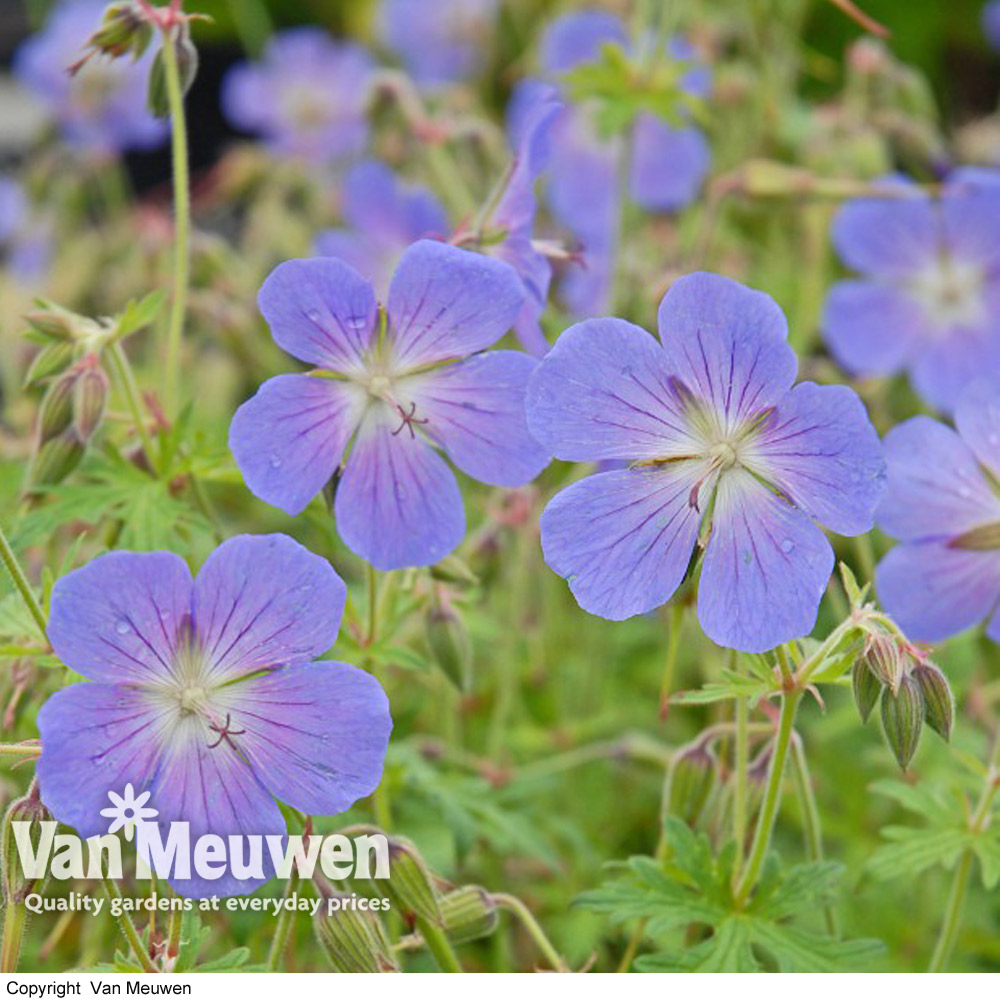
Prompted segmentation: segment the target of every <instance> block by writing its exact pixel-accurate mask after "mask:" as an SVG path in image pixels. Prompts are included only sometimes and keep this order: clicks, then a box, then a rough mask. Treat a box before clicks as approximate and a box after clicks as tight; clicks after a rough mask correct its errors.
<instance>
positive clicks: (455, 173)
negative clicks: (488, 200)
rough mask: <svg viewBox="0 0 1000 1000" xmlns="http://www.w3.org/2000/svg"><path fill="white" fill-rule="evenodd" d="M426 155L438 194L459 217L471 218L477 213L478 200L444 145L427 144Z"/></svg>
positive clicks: (425, 144)
mask: <svg viewBox="0 0 1000 1000" xmlns="http://www.w3.org/2000/svg"><path fill="white" fill-rule="evenodd" d="M424 155H425V157H426V159H427V167H428V169H429V170H430V172H431V173H432V174H433V175H434V180H435V183H436V185H437V189H438V193H439V194H440V195H441V196H442V197H443V198H444V200H445V201H446V202H447V203H449V205H450V206H451V209H452V211H453V212H454V213H455V214H456V215H457V216H459V217H460V218H471V217H472V216H473V215H474V214H475V212H476V199H475V198H474V197H473V194H472V192H471V191H470V190H469V185H468V184H466V183H465V178H464V177H463V176H462V174H461V173H460V172H459V170H458V168H457V167H456V166H455V161H454V160H453V159H452V157H451V154H450V153H449V152H448V150H447V149H445V147H444V145H443V143H442V142H440V141H439V142H433V141H431V142H425V143H424Z"/></svg>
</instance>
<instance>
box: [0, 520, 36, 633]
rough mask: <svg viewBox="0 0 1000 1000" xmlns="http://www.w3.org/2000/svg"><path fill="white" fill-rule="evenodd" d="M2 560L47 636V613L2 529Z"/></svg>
mask: <svg viewBox="0 0 1000 1000" xmlns="http://www.w3.org/2000/svg"><path fill="white" fill-rule="evenodd" d="M0 560H3V564H4V566H6V567H7V572H8V573H10V575H11V579H13V581H14V586H15V587H17V589H18V590H19V591H20V592H21V597H22V598H23V600H24V603H25V604H26V605H27V606H28V610H29V611H30V612H31V617H32V618H34V619H35V622H36V623H37V624H38V627H39V629H41V632H42V635H45V626H46V621H45V612H43V611H42V606H41V605H40V604H39V603H38V598H37V597H35V592H34V591H33V590H32V589H31V584H30V583H29V582H28V578H27V576H25V573H24V570H23V569H22V568H21V564H20V563H19V562H18V561H17V556H16V555H14V550H13V549H12V548H11V547H10V542H8V541H7V536H6V535H5V534H4V532H3V529H0Z"/></svg>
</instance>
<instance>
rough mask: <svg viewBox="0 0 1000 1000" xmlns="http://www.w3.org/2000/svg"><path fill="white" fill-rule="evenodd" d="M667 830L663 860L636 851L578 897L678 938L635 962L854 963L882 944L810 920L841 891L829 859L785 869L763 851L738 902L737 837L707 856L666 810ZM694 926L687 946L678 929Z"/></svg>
mask: <svg viewBox="0 0 1000 1000" xmlns="http://www.w3.org/2000/svg"><path fill="white" fill-rule="evenodd" d="M664 836H665V837H666V840H667V843H668V846H669V860H668V861H667V862H666V863H665V864H662V865H661V864H659V863H657V862H656V861H654V860H653V859H652V858H647V857H634V858H630V859H629V861H628V862H627V863H626V864H625V865H624V866H621V867H620V868H619V872H620V873H621V874H619V875H617V877H615V878H614V879H613V880H611V881H610V882H608V883H606V884H605V885H604V886H602V887H601V888H599V889H596V890H594V891H592V892H588V893H585V894H584V895H583V896H581V897H580V898H579V899H578V903H579V904H580V905H582V906H585V907H587V908H588V909H591V910H594V911H596V912H599V913H605V914H607V915H608V917H609V918H610V920H611V921H612V923H622V922H624V921H627V920H644V921H646V931H647V933H648V934H649V935H650V936H651V937H653V938H665V937H668V936H672V937H673V938H674V939H675V947H673V948H671V947H669V946H667V947H661V948H660V949H659V950H657V951H656V952H654V953H653V954H651V955H645V956H642V957H641V958H640V959H639V960H638V961H637V963H636V965H637V967H638V968H640V969H643V970H649V971H659V972H666V971H672V972H756V971H765V969H766V968H767V967H768V964H769V963H770V965H773V966H776V967H777V968H778V969H780V970H782V971H788V972H833V971H837V970H841V969H854V968H856V967H857V966H858V965H860V964H862V963H864V962H866V961H867V960H869V959H870V958H871V957H872V956H874V955H875V954H877V953H878V952H879V951H880V950H881V947H882V946H881V944H880V943H879V942H877V941H872V940H855V941H840V940H837V939H836V938H833V937H830V936H829V935H827V934H826V933H824V932H823V931H821V930H819V929H812V928H811V927H810V926H809V923H810V922H812V921H814V919H815V915H816V913H817V912H819V911H820V910H821V909H822V907H823V906H824V905H825V904H827V903H829V902H831V901H832V899H833V898H834V896H835V894H836V892H837V886H838V884H839V881H840V878H841V875H842V871H843V869H842V868H841V866H840V865H837V864H834V863H832V862H816V863H812V864H805V865H797V866H795V867H793V868H790V869H789V870H787V871H786V872H782V871H781V870H780V868H779V866H778V865H777V862H776V861H775V860H774V859H773V858H772V859H769V862H768V864H767V865H766V866H765V870H764V874H763V876H762V878H761V881H760V883H759V885H758V887H757V890H756V892H755V893H754V895H753V896H752V897H751V899H750V901H749V903H748V904H747V905H746V906H745V907H744V906H741V905H740V904H738V903H737V902H736V900H735V899H734V898H733V890H732V885H733V877H732V870H733V860H734V856H735V851H734V848H733V845H732V844H730V845H727V847H726V848H724V849H723V850H722V851H721V852H720V853H719V854H718V855H713V853H712V851H711V848H710V844H709V841H708V838H707V837H706V836H705V835H704V834H699V835H696V834H694V833H693V832H692V831H691V830H690V829H688V828H687V827H686V826H685V825H684V824H683V823H681V822H680V821H679V820H677V819H676V817H668V819H667V820H666V823H665V826H664ZM681 931H683V932H684V933H685V935H690V934H691V933H692V932H697V933H698V934H700V935H701V937H702V939H701V940H699V941H698V943H696V944H695V945H693V946H686V947H680V948H678V947H676V944H677V943H681V944H686V938H685V939H683V941H682V942H677V938H678V934H679V932H681Z"/></svg>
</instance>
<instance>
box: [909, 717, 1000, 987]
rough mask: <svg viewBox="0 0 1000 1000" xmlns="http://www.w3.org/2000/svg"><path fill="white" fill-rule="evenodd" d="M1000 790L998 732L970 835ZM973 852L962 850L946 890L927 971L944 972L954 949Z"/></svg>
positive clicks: (984, 819) (982, 822)
mask: <svg viewBox="0 0 1000 1000" xmlns="http://www.w3.org/2000/svg"><path fill="white" fill-rule="evenodd" d="M998 791H1000V735H998V737H997V739H996V742H995V743H994V746H993V751H992V753H991V754H990V766H989V770H988V771H987V772H986V782H985V784H984V785H983V790H982V793H981V794H980V796H979V802H978V804H977V805H976V811H975V812H974V813H973V814H972V818H971V819H970V820H969V830H970V831H971V832H972V833H973V834H978V833H980V832H982V831H983V830H984V829H985V828H986V825H987V823H988V821H989V819H990V811H991V810H992V808H993V800H994V799H995V798H996V795H997V792H998ZM974 857H975V855H974V853H973V852H972V851H965V852H964V853H963V854H962V857H961V859H960V860H959V862H958V867H957V868H956V869H955V874H954V876H953V877H952V880H951V889H950V890H949V891H948V903H947V905H946V907H945V915H944V923H943V924H942V925H941V931H940V933H939V934H938V939H937V943H936V944H935V945H934V954H933V955H932V956H931V961H930V965H928V967H927V971H928V972H944V970H945V968H946V967H947V965H948V960H949V959H950V958H951V953H952V951H953V950H954V948H955V941H956V939H957V938H958V931H959V927H960V925H961V921H962V911H963V910H964V909H965V897H966V895H967V893H968V891H969V876H970V875H971V874H972V862H973V860H974Z"/></svg>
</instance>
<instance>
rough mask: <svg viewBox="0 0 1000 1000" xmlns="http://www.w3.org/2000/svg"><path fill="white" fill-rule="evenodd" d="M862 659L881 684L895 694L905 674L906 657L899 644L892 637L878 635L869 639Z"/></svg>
mask: <svg viewBox="0 0 1000 1000" xmlns="http://www.w3.org/2000/svg"><path fill="white" fill-rule="evenodd" d="M861 659H862V660H863V661H864V663H865V664H866V665H867V666H868V669H869V670H870V671H871V672H872V673H873V674H874V675H875V678H876V679H877V680H878V682H879V683H880V684H884V685H886V687H888V688H891V689H892V692H893V693H894V694H895V693H896V692H897V691H898V690H899V685H900V683H901V682H902V680H903V674H904V673H905V667H906V657H905V655H904V653H903V650H902V649H901V648H900V645H899V643H898V642H897V641H896V640H895V639H894V638H893V637H892V636H890V635H884V634H882V633H877V634H874V635H870V636H869V637H868V642H867V643H866V644H865V651H864V653H862V655H861Z"/></svg>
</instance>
